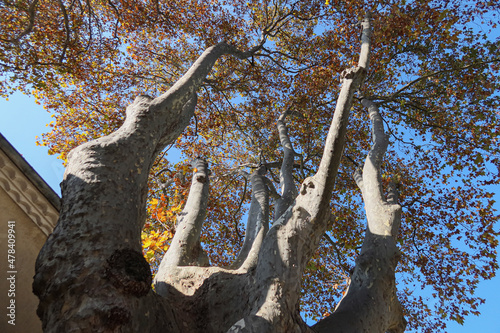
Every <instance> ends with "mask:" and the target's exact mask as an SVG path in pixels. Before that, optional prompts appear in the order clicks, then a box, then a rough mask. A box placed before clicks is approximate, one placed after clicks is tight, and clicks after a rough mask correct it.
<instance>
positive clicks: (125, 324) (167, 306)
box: [33, 43, 251, 332]
mask: <svg viewBox="0 0 500 333" xmlns="http://www.w3.org/2000/svg"><path fill="white" fill-rule="evenodd" d="M225 54H233V55H235V56H237V57H240V58H244V57H246V56H249V55H251V53H248V52H245V53H243V52H240V51H238V50H236V49H235V48H234V47H232V46H230V45H227V44H224V43H221V44H217V45H215V46H213V47H210V48H208V49H207V50H206V51H205V52H204V53H203V54H202V55H201V56H200V57H199V58H198V60H197V61H196V62H195V63H194V64H193V66H192V67H191V68H190V69H189V71H188V72H187V73H186V74H185V75H184V76H183V77H182V78H181V79H179V81H178V82H177V83H176V84H175V85H174V86H173V87H172V88H171V89H169V90H168V91H167V92H166V93H164V94H163V95H161V96H159V97H157V98H155V99H153V98H151V97H149V96H139V97H137V98H136V99H135V100H134V102H133V103H132V104H131V105H130V106H129V107H128V108H127V113H126V120H125V122H124V123H123V125H122V126H121V127H120V128H119V129H118V130H117V131H116V132H114V133H112V134H110V135H108V136H105V137H102V138H99V139H97V140H94V141H91V142H88V143H86V144H83V145H81V146H79V147H77V148H75V149H74V150H73V151H71V152H70V154H69V155H68V165H67V168H66V172H65V175H64V180H63V182H62V207H61V213H60V217H59V221H58V224H57V226H56V228H55V230H54V232H53V233H52V234H51V235H50V237H49V238H48V240H47V242H46V244H45V245H44V247H43V248H42V250H41V252H40V255H39V257H38V259H37V264H36V268H35V269H36V275H35V278H34V283H33V290H34V292H35V294H36V295H37V296H38V297H39V299H40V305H39V308H38V315H39V316H40V318H41V319H42V323H43V327H44V330H45V331H46V332H70V331H74V330H79V331H88V332H111V331H130V332H140V331H149V332H154V331H162V332H163V331H169V332H176V331H179V330H180V331H182V328H181V329H179V327H178V326H177V323H176V321H175V316H174V311H175V306H174V305H173V304H172V303H170V302H168V301H166V300H165V299H163V298H161V297H159V296H157V295H156V294H154V293H153V292H152V291H151V271H150V268H149V265H148V264H147V262H146V261H145V259H144V257H143V256H142V251H141V250H142V249H141V244H140V234H141V230H142V227H143V224H144V221H145V209H144V207H145V204H146V194H147V177H148V172H149V170H150V168H151V165H152V163H153V161H154V159H155V157H156V155H157V153H158V152H159V151H161V150H162V149H163V148H164V147H165V146H166V145H167V144H169V143H171V142H173V141H174V140H175V139H177V137H178V135H179V134H180V133H181V132H182V131H183V129H184V128H185V127H186V125H187V124H188V122H189V119H190V118H191V117H192V115H193V111H194V106H195V104H196V90H197V89H198V88H199V86H200V84H201V83H202V81H203V80H204V79H205V77H206V76H207V75H208V73H209V72H210V69H211V68H212V66H213V65H214V63H215V62H216V61H217V59H218V58H219V57H221V56H222V55H225Z"/></svg>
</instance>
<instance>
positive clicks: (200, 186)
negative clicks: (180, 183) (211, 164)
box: [156, 159, 209, 280]
mask: <svg viewBox="0 0 500 333" xmlns="http://www.w3.org/2000/svg"><path fill="white" fill-rule="evenodd" d="M193 167H194V169H193V179H192V182H191V188H190V190H189V196H188V199H187V201H186V205H185V206H184V209H183V210H182V212H181V213H180V215H178V217H177V227H176V232H175V235H174V237H173V239H172V242H171V244H170V247H169V249H168V251H167V253H165V256H164V257H163V260H162V262H161V264H160V267H159V269H158V273H157V276H156V280H160V279H161V277H162V275H163V274H164V270H168V269H169V267H171V266H208V257H207V255H206V253H205V251H203V249H202V248H201V245H200V234H201V228H202V225H203V222H204V220H205V215H206V209H207V203H208V189H209V177H208V176H209V170H208V165H207V162H206V161H204V160H202V159H196V160H195V161H194V163H193Z"/></svg>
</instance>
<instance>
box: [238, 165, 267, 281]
mask: <svg viewBox="0 0 500 333" xmlns="http://www.w3.org/2000/svg"><path fill="white" fill-rule="evenodd" d="M265 173H266V168H265V167H263V166H261V167H259V168H258V169H257V170H255V171H254V172H252V174H251V175H250V183H251V185H252V199H251V202H250V209H249V211H248V220H247V227H246V231H245V239H244V241H243V246H242V247H241V250H240V253H239V254H238V256H237V257H236V259H235V261H234V263H233V264H232V265H231V267H232V268H235V269H241V270H244V271H248V270H249V269H251V268H253V267H255V265H256V263H257V258H258V255H259V251H260V248H261V245H262V240H263V239H264V236H265V235H266V234H267V231H268V230H269V195H270V189H269V187H268V184H267V182H266V177H265Z"/></svg>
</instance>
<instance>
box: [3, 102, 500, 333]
mask: <svg viewBox="0 0 500 333" xmlns="http://www.w3.org/2000/svg"><path fill="white" fill-rule="evenodd" d="M0 119H1V121H0V132H1V133H2V134H3V135H4V136H5V137H6V138H7V140H9V141H10V143H11V144H12V145H13V146H14V147H15V148H16V149H17V151H18V152H19V153H20V154H21V155H23V157H24V158H25V159H26V160H27V161H28V163H29V164H31V166H32V167H33V168H34V169H35V170H36V171H37V172H38V173H39V174H40V176H41V177H42V178H43V179H44V180H45V181H46V182H47V183H48V184H49V185H50V186H51V187H52V188H53V189H54V191H55V192H56V193H58V194H59V195H60V190H59V183H60V182H61V181H62V178H63V173H64V168H63V166H62V162H61V160H58V159H57V158H56V157H55V156H49V155H48V153H47V149H46V148H45V147H39V146H36V145H35V140H36V139H35V138H36V136H40V135H41V134H42V133H44V132H47V131H48V130H49V128H48V127H47V126H46V124H48V123H49V122H50V121H51V120H52V119H51V117H50V114H49V113H48V112H47V111H46V110H44V109H43V108H42V107H41V106H40V105H37V104H36V103H35V101H34V99H33V98H30V97H27V96H25V95H23V94H15V95H13V96H11V97H10V98H9V101H6V100H5V99H0ZM495 192H496V200H497V204H496V208H497V210H499V209H500V202H498V201H500V195H499V192H500V191H498V190H496V191H495ZM499 275H500V273H499ZM476 294H477V295H478V296H480V297H483V298H485V299H486V304H484V305H482V306H480V308H479V310H480V311H481V316H479V317H475V316H472V317H468V318H466V320H465V323H464V325H463V326H461V325H458V324H456V323H455V324H454V323H450V324H449V325H448V326H449V327H448V329H447V332H450V333H465V332H467V333H470V332H480V333H500V276H497V277H496V278H494V279H493V280H490V281H483V282H482V283H480V285H479V288H478V290H477V292H476Z"/></svg>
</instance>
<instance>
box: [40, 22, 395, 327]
mask: <svg viewBox="0 0 500 333" xmlns="http://www.w3.org/2000/svg"><path fill="white" fill-rule="evenodd" d="M370 29H371V28H370V20H369V18H368V17H367V18H366V19H365V20H364V21H363V36H362V48H361V55H360V60H359V65H358V66H357V67H353V68H350V69H348V70H347V71H346V72H345V73H344V74H343V75H342V87H341V91H340V93H339V97H338V100H337V105H336V109H335V112H334V116H333V120H332V124H331V127H330V130H329V132H328V136H327V139H326V143H325V148H324V152H323V156H322V159H321V163H320V165H319V168H318V171H317V172H316V174H315V175H314V176H312V177H309V178H307V179H306V180H305V181H304V182H303V184H302V186H301V188H300V191H299V193H297V190H296V189H295V185H294V183H293V178H292V177H291V175H292V169H291V168H292V166H293V159H294V155H295V153H294V151H293V147H292V145H291V141H290V138H289V136H288V133H287V130H286V125H285V123H284V118H285V115H283V116H282V117H280V119H279V120H278V130H279V134H280V141H281V143H282V146H283V150H284V153H285V157H284V159H283V164H282V169H281V182H282V184H281V185H282V186H281V187H282V191H283V192H282V195H281V201H279V204H278V206H279V207H278V209H277V212H276V216H275V221H274V223H273V226H272V227H271V228H270V229H269V226H268V223H269V195H270V194H272V193H273V191H272V190H271V187H270V184H269V180H267V178H265V176H264V172H263V171H262V170H258V171H256V172H254V173H253V174H252V175H251V182H252V204H251V206H252V208H251V211H250V214H249V220H248V225H247V232H246V238H245V241H246V244H245V245H244V249H243V250H242V253H241V255H240V257H239V258H238V259H237V261H236V263H235V265H234V266H235V267H236V269H234V268H231V269H224V268H217V267H204V266H206V265H208V262H207V260H206V257H204V256H203V251H202V249H201V246H200V243H199V237H200V230H201V226H202V223H203V219H204V216H205V210H206V205H207V200H208V187H209V182H208V166H207V165H206V163H205V162H204V161H201V160H199V161H197V162H196V165H195V168H196V170H195V172H194V176H193V180H192V185H191V190H190V194H189V198H188V201H187V203H186V207H185V209H184V210H183V213H182V214H181V216H180V217H179V220H178V226H177V231H176V234H175V236H174V239H173V241H172V245H171V247H170V249H169V251H168V252H167V254H166V255H165V258H164V260H163V261H162V263H161V265H160V269H159V272H158V274H157V277H156V279H155V288H156V293H154V292H153V291H152V290H151V282H152V281H151V272H150V269H149V266H148V264H147V263H146V261H145V259H144V257H143V256H142V253H141V245H140V234H141V229H142V227H143V223H144V221H145V209H144V207H145V204H146V194H147V176H148V172H149V170H150V168H151V165H152V163H153V161H154V159H155V157H156V156H157V154H158V152H159V151H161V150H162V149H163V148H164V147H165V146H166V145H167V144H169V143H171V142H173V141H174V140H175V139H176V138H177V137H178V135H179V134H180V133H181V132H182V130H183V129H184V128H185V127H186V126H187V124H188V123H189V120H190V119H191V117H192V116H193V113H194V108H195V105H196V90H197V89H198V87H199V86H200V84H201V83H202V81H203V80H204V78H205V77H206V76H207V75H208V73H209V72H210V69H211V68H212V66H213V65H214V63H215V61H216V60H217V59H218V58H219V57H220V56H222V55H224V54H233V55H235V56H237V57H239V58H245V57H247V56H250V55H251V54H252V52H254V51H255V50H257V49H258V47H259V46H257V47H256V48H255V49H253V50H251V51H249V52H239V51H237V50H235V49H234V48H233V47H231V46H229V45H227V44H224V43H221V44H218V45H216V46H213V47H211V48H208V49H207V50H206V51H205V52H204V53H203V54H202V55H201V56H200V58H199V59H198V60H197V61H196V62H195V64H194V65H193V66H192V67H191V69H190V70H189V71H188V72H187V73H186V74H185V75H184V76H183V77H182V78H181V79H180V80H179V81H178V82H177V83H176V84H175V85H174V86H173V87H172V88H171V89H169V90H168V91H167V92H166V93H165V94H163V95H161V96H159V97H157V98H155V99H152V98H150V97H148V96H139V97H137V98H136V99H135V101H134V103H133V104H132V105H131V106H129V107H128V108H127V117H126V120H125V122H124V124H123V125H122V126H121V127H120V129H118V130H117V131H116V132H114V133H112V134H111V135H108V136H106V137H103V138H100V139H98V140H95V141H92V142H89V143H86V144H84V145H82V146H80V147H78V148H76V149H74V150H73V151H72V152H71V153H70V154H69V157H68V167H67V170H66V174H65V177H64V181H63V184H62V188H63V199H62V208H61V215H60V218H59V222H58V225H57V227H56V229H55V230H54V232H53V234H52V235H51V236H50V237H49V239H48V241H47V243H46V244H45V246H44V248H43V249H42V251H41V253H40V255H39V257H38V260H37V265H36V276H35V281H34V284H33V288H34V292H35V293H36V294H37V295H38V296H39V298H40V306H39V310H38V313H39V315H40V317H41V318H42V321H43V326H44V329H45V331H47V332H71V331H85V332H186V333H189V332H256V333H257V332H259V333H261V332H312V329H311V328H309V327H308V326H307V325H306V324H305V323H304V321H303V320H302V319H301V317H300V313H299V310H298V308H299V295H300V290H301V280H302V272H303V271H304V269H305V266H306V264H307V262H308V261H309V259H310V258H311V256H312V255H313V253H314V251H315V249H316V248H317V246H318V244H319V241H320V239H321V237H322V236H323V235H324V233H325V231H326V230H327V228H328V226H329V223H330V214H331V209H330V200H331V195H332V191H333V186H334V182H335V178H336V174H337V169H338V166H339V163H340V160H341V157H342V152H343V149H344V145H345V133H346V129H347V124H348V118H349V112H350V109H351V106H352V99H353V94H354V93H355V91H356V90H357V89H359V87H360V85H361V84H362V82H363V80H364V78H365V74H366V70H367V66H368V58H369V50H370V34H371V30H370ZM366 103H368V104H369V102H365V104H366ZM368 106H369V107H371V105H368ZM370 110H372V109H370ZM371 113H372V114H373V115H374V116H373V119H375V120H376V119H378V118H377V116H376V112H372V111H371ZM376 124H379V122H376ZM379 132H380V125H376V126H374V140H375V141H376V142H378V141H379V139H378V138H379V137H380V138H384V136H383V135H381V134H380V133H379ZM382 133H383V128H382ZM379 134H380V135H379ZM382 146H383V145H382ZM376 147H378V146H377V144H375V145H374V148H373V154H371V155H370V156H369V158H368V159H367V161H369V162H367V164H370V165H368V166H367V165H365V169H366V170H365V171H364V174H363V177H362V179H361V180H360V182H359V184H360V188H361V190H362V192H363V196H364V198H365V200H366V201H369V200H370V203H368V202H367V215H370V217H369V218H368V225H369V228H368V231H367V236H366V240H365V243H364V245H363V249H362V252H361V255H360V256H359V258H358V260H357V265H356V269H355V272H354V274H353V276H352V280H353V283H352V285H351V288H350V289H349V292H348V294H347V296H346V297H345V299H344V300H343V301H342V302H341V304H340V306H339V307H338V309H337V311H336V312H335V313H334V315H333V316H332V317H331V318H332V319H331V320H333V322H334V324H333V326H332V324H331V322H330V321H322V322H320V323H318V325H317V326H315V327H314V328H315V329H318V330H320V331H325V332H326V331H332V330H333V329H340V327H342V329H343V330H344V331H345V332H361V331H360V330H359V329H363V330H365V331H366V328H365V326H363V327H362V328H360V327H359V326H357V324H356V320H354V319H353V318H354V317H353V316H354V314H355V313H356V311H358V312H359V313H362V314H361V316H363V322H364V323H365V324H367V325H370V324H371V325H373V326H372V327H377V330H375V331H379V330H378V328H382V327H384V329H386V330H388V331H393V332H400V331H401V330H400V327H402V326H401V318H402V317H401V316H400V313H399V312H398V310H394V309H395V308H397V307H396V306H397V305H398V304H399V303H397V299H396V301H393V299H395V294H394V293H395V287H394V267H395V264H396V262H397V249H396V247H395V243H394V237H393V236H394V235H395V233H396V230H395V227H394V226H395V225H396V224H397V223H393V224H391V226H390V227H389V228H387V227H386V226H385V224H384V223H386V222H387V221H388V217H387V216H385V217H382V218H381V219H380V218H379V216H378V215H377V214H379V213H380V212H382V213H384V214H389V215H388V216H389V217H390V218H392V219H394V222H396V218H397V217H398V211H399V210H400V208H398V207H399V206H397V205H396V204H395V202H393V201H394V200H393V199H391V200H388V201H387V200H386V201H385V202H384V201H382V203H380V202H377V201H376V200H378V199H377V198H379V197H377V194H376V193H375V194H372V193H365V192H371V191H372V189H373V188H375V187H376V186H377V184H378V186H379V185H380V184H379V183H376V182H375V183H373V184H372V183H371V182H372V181H373V180H372V178H373V175H375V176H376V177H377V176H378V174H377V172H378V170H379V166H380V159H381V154H382V155H383V152H382V153H381V151H382V150H380V151H379V148H376ZM377 163H378V164H377ZM370 168H371V169H370ZM376 177H375V178H376ZM358 178H359V177H358ZM359 179H360V178H359ZM359 179H358V180H359ZM379 194H381V192H380V191H379ZM372 195H375V199H372ZM393 197H394V196H391V198H393ZM371 200H374V201H373V203H372V202H371ZM369 207H373V208H369ZM398 209H399V210H398ZM372 212H374V213H372ZM373 214H375V216H371V215H373ZM380 244H382V245H380ZM374 260H375V261H374ZM377 260H378V261H377ZM391 274H392V275H391ZM372 282H373V283H372ZM387 297H389V298H391V303H390V304H388V303H387V302H388V298H387ZM372 298H375V299H376V300H377V302H379V303H376V304H373V303H370V302H371V301H370V300H371V299H372ZM386 305H387V306H391V309H393V310H392V311H385V312H384V315H383V316H382V317H383V318H382V317H380V316H381V315H380V313H379V312H380V311H382V310H383V309H386V308H384V307H385V306H386ZM373 307H375V308H376V309H377V310H380V311H379V312H373V311H370V309H371V308H373ZM397 309H399V310H400V308H397ZM344 315H345V316H344ZM336 318H339V319H336ZM356 318H359V317H356ZM381 318H382V319H381ZM381 323H382V324H381ZM342 325H343V326H342ZM381 332H382V331H381Z"/></svg>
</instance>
